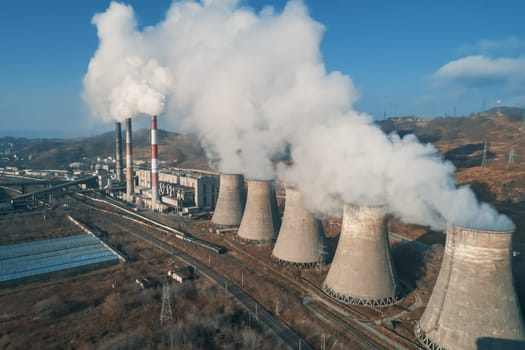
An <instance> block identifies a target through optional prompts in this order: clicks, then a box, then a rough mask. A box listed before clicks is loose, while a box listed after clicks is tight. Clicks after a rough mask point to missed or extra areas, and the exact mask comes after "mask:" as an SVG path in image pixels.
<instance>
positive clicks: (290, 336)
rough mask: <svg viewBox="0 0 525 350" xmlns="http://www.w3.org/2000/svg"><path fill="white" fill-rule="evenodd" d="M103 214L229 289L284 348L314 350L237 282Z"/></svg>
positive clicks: (172, 247) (153, 237) (108, 219)
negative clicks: (284, 345)
mask: <svg viewBox="0 0 525 350" xmlns="http://www.w3.org/2000/svg"><path fill="white" fill-rule="evenodd" d="M101 212H103V213H104V214H107V215H109V214H113V215H112V218H111V219H110V218H108V217H104V216H102V215H101V216H99V217H97V219H98V220H104V221H106V222H107V223H109V224H110V225H112V226H114V227H116V228H118V229H120V230H124V231H126V232H129V233H130V234H132V235H134V236H136V237H137V238H139V239H141V240H143V241H145V242H147V243H149V244H151V245H152V246H154V247H156V248H158V249H160V250H163V251H165V252H167V253H169V254H171V255H173V256H174V257H176V258H178V259H180V260H181V261H182V262H184V263H185V264H188V265H193V266H194V267H195V268H196V269H197V271H199V273H200V274H201V275H203V276H205V277H207V278H209V279H211V280H212V281H214V282H215V283H217V284H218V285H219V286H221V288H223V289H225V290H226V292H228V293H229V294H230V295H232V296H233V297H234V298H235V299H236V300H237V301H238V302H239V303H240V304H242V305H243V307H244V308H245V309H247V310H248V312H250V313H251V314H253V315H255V317H256V319H257V320H258V321H259V322H261V323H262V324H264V325H265V326H266V327H268V328H269V329H271V330H272V331H273V332H274V333H275V334H276V335H277V337H278V338H279V339H281V341H282V342H283V344H286V345H287V347H288V348H290V349H307V350H310V349H311V350H313V348H312V347H311V346H310V345H309V344H308V343H307V342H305V341H304V340H303V339H302V338H301V337H300V336H299V335H298V334H297V333H295V332H294V331H293V330H292V329H290V328H289V327H288V326H287V325H286V324H284V323H283V322H282V321H280V320H278V319H276V318H275V317H274V316H273V315H272V314H271V313H270V312H268V311H267V310H266V309H265V308H264V307H263V306H262V305H261V304H259V303H258V302H257V301H256V300H255V299H253V298H252V297H251V296H250V295H248V294H247V293H246V292H244V291H243V290H242V289H241V288H240V287H238V286H237V285H236V284H235V283H234V282H233V281H231V280H230V279H228V278H227V277H225V276H223V275H221V274H219V273H218V272H216V271H214V270H213V269H211V268H209V267H208V266H206V265H205V264H204V263H202V262H200V261H199V260H197V259H195V258H193V257H192V256H191V255H189V254H187V253H185V252H183V251H182V250H180V249H179V248H177V247H175V246H173V245H170V244H168V243H166V242H165V241H163V240H161V239H159V238H157V237H155V236H153V235H150V234H148V233H145V232H143V231H141V230H139V229H137V228H136V227H134V226H131V225H129V224H124V223H122V222H121V220H118V219H117V220H115V219H114V217H113V216H114V215H116V214H115V213H111V212H109V211H106V210H103V209H102V211H101ZM83 220H84V221H88V220H86V219H83ZM145 226H150V225H145ZM150 228H152V229H156V230H158V228H156V227H154V226H152V225H151V226H150Z"/></svg>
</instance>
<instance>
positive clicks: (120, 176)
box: [115, 122, 124, 182]
mask: <svg viewBox="0 0 525 350" xmlns="http://www.w3.org/2000/svg"><path fill="white" fill-rule="evenodd" d="M115 162H116V164H115V172H116V175H117V181H118V182H122V181H123V180H124V172H123V170H122V132H121V127H120V122H116V123H115Z"/></svg>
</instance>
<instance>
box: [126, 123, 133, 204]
mask: <svg viewBox="0 0 525 350" xmlns="http://www.w3.org/2000/svg"><path fill="white" fill-rule="evenodd" d="M131 135H132V131H131V118H128V119H126V200H128V201H130V202H132V201H133V196H134V191H135V190H134V183H133V144H132V140H131Z"/></svg>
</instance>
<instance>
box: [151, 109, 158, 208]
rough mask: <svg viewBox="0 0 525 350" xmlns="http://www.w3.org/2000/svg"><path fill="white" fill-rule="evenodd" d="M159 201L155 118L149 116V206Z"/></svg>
mask: <svg viewBox="0 0 525 350" xmlns="http://www.w3.org/2000/svg"><path fill="white" fill-rule="evenodd" d="M158 201H159V161H158V158H157V116H156V115H154V116H151V206H152V208H154V207H155V204H157V202H158Z"/></svg>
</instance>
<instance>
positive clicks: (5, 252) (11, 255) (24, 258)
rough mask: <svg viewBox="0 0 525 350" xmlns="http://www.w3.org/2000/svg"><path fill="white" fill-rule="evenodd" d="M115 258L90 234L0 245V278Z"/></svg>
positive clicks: (11, 278)
mask: <svg viewBox="0 0 525 350" xmlns="http://www.w3.org/2000/svg"><path fill="white" fill-rule="evenodd" d="M112 260H118V256H117V255H115V254H114V253H113V252H112V251H111V250H109V249H107V248H106V247H104V245H102V243H101V242H100V241H99V240H98V239H96V238H95V237H93V236H91V235H85V234H82V235H76V236H69V237H62V238H54V239H49V240H42V241H36V242H30V243H22V244H16V245H9V246H2V247H0V282H5V281H11V280H15V279H19V278H24V277H30V276H36V275H40V274H45V273H50V272H55V271H61V270H66V269H71V268H76V267H81V266H87V265H91V264H97V263H103V262H109V261H112Z"/></svg>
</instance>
